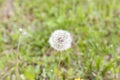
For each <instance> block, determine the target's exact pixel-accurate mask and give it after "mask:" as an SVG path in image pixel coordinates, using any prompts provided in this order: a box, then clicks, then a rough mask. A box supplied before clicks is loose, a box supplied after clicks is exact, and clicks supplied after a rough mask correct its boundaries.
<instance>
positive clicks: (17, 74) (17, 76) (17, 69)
mask: <svg viewBox="0 0 120 80" xmlns="http://www.w3.org/2000/svg"><path fill="white" fill-rule="evenodd" d="M20 39H21V36H19V40H18V45H17V53H16V80H19V48H20Z"/></svg>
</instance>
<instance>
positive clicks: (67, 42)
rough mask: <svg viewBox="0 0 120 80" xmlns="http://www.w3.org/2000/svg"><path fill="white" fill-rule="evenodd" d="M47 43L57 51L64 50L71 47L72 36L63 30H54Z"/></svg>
mask: <svg viewBox="0 0 120 80" xmlns="http://www.w3.org/2000/svg"><path fill="white" fill-rule="evenodd" d="M49 43H50V45H51V47H53V48H54V49H55V50H57V51H64V50H66V49H68V48H70V47H71V43H72V37H71V35H70V33H69V32H67V31H65V30H56V31H54V32H53V33H52V35H51V37H50V39H49Z"/></svg>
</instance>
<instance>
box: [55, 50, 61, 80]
mask: <svg viewBox="0 0 120 80" xmlns="http://www.w3.org/2000/svg"><path fill="white" fill-rule="evenodd" d="M61 54H62V53H61V52H59V61H58V66H57V76H56V80H59V75H60V72H59V71H60V67H61V66H60V63H61V59H60V57H61Z"/></svg>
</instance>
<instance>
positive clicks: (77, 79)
mask: <svg viewBox="0 0 120 80" xmlns="http://www.w3.org/2000/svg"><path fill="white" fill-rule="evenodd" d="M75 80H83V79H80V78H76V79H75Z"/></svg>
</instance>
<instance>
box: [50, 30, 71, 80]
mask: <svg viewBox="0 0 120 80" xmlns="http://www.w3.org/2000/svg"><path fill="white" fill-rule="evenodd" d="M49 43H50V45H51V47H52V48H54V49H55V50H57V51H60V52H62V51H64V50H67V49H68V48H70V47H71V43H72V37H71V35H70V33H69V32H67V31H65V30H56V31H54V32H53V33H52V34H51V37H50V39H49ZM60 56H61V55H59V62H58V72H57V76H56V80H59V71H60V63H61V62H60Z"/></svg>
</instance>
